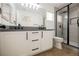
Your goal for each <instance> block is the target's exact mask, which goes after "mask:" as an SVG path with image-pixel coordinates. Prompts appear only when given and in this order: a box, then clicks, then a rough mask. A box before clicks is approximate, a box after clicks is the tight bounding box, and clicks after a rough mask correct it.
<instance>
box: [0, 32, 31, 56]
mask: <svg viewBox="0 0 79 59" xmlns="http://www.w3.org/2000/svg"><path fill="white" fill-rule="evenodd" d="M30 54H31V46H30V40H28V32H23V31H22V32H21V31H17V32H16V31H15V32H12V31H11V32H0V55H3V56H4V55H5V56H6V55H9V56H10V55H12V56H16V55H21V56H22V55H30Z"/></svg>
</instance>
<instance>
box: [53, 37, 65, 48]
mask: <svg viewBox="0 0 79 59" xmlns="http://www.w3.org/2000/svg"><path fill="white" fill-rule="evenodd" d="M53 41H54V47H56V48H58V49H62V43H63V38H60V37H54V38H53Z"/></svg>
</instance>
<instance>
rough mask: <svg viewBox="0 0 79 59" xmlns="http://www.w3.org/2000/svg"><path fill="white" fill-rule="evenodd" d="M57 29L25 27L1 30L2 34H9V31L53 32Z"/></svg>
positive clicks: (11, 27)
mask: <svg viewBox="0 0 79 59" xmlns="http://www.w3.org/2000/svg"><path fill="white" fill-rule="evenodd" d="M53 30H55V29H39V27H23V28H22V29H18V27H16V29H15V26H10V27H9V28H8V29H7V28H6V29H0V32H7V31H8V32H9V31H53Z"/></svg>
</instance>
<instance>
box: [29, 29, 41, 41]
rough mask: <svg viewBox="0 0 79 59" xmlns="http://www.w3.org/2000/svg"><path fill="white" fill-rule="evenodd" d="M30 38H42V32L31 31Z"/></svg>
mask: <svg viewBox="0 0 79 59" xmlns="http://www.w3.org/2000/svg"><path fill="white" fill-rule="evenodd" d="M29 38H30V39H32V40H35V39H40V38H41V32H39V31H32V32H29Z"/></svg>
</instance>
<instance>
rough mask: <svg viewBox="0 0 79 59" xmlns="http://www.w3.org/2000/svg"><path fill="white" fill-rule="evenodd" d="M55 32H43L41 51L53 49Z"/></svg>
mask: <svg viewBox="0 0 79 59" xmlns="http://www.w3.org/2000/svg"><path fill="white" fill-rule="evenodd" d="M53 36H54V35H53V32H52V31H43V38H42V39H41V50H42V51H44V50H48V49H51V48H52V47H53Z"/></svg>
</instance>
